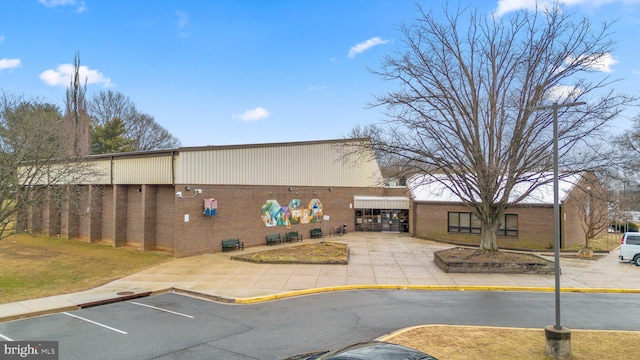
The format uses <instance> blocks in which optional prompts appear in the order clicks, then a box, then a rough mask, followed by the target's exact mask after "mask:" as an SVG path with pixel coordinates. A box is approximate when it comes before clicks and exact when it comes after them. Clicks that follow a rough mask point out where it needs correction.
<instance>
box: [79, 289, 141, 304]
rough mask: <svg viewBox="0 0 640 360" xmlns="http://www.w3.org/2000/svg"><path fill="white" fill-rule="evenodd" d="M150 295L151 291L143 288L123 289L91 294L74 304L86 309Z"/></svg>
mask: <svg viewBox="0 0 640 360" xmlns="http://www.w3.org/2000/svg"><path fill="white" fill-rule="evenodd" d="M149 295H151V291H148V290H143V289H134V290H124V291H118V292H116V293H105V294H99V295H92V296H89V297H86V298H84V299H81V301H79V302H78V303H76V306H77V307H78V309H86V308H90V307H93V306H100V305H106V304H113V303H117V302H121V301H127V300H132V299H138V298H142V297H147V296H149Z"/></svg>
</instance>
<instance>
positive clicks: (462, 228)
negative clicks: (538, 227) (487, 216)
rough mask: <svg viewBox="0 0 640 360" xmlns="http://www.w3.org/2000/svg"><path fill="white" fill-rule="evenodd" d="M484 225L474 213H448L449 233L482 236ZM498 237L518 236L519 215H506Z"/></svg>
mask: <svg viewBox="0 0 640 360" xmlns="http://www.w3.org/2000/svg"><path fill="white" fill-rule="evenodd" d="M481 227H482V224H481V223H480V219H478V217H477V216H475V215H473V214H472V213H468V212H453V211H450V212H449V213H448V231H449V232H456V233H465V234H480V228H481ZM496 235H498V236H513V237H517V236H518V215H516V214H506V215H505V216H504V220H503V221H502V226H500V229H499V230H498V232H497V234H496Z"/></svg>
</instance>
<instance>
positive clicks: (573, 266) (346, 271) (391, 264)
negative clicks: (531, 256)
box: [0, 233, 640, 322]
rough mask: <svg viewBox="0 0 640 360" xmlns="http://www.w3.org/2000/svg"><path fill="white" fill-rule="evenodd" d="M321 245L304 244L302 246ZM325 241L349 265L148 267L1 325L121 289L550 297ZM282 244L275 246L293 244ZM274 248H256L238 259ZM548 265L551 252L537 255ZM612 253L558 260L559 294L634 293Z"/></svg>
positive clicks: (383, 237) (637, 283)
mask: <svg viewBox="0 0 640 360" xmlns="http://www.w3.org/2000/svg"><path fill="white" fill-rule="evenodd" d="M316 241H319V240H316V239H314V240H310V239H305V240H304V242H303V243H310V242H316ZM327 241H333V242H344V243H347V244H348V246H349V251H350V258H349V264H348V265H297V264H293V265H288V264H253V263H247V262H241V261H234V260H231V256H233V255H236V254H238V253H239V252H229V253H215V254H206V255H199V256H193V257H188V258H180V259H174V260H171V261H169V262H167V263H164V264H161V265H158V266H156V267H153V268H151V269H148V270H145V271H142V272H140V273H136V274H134V275H131V276H127V277H125V278H122V279H119V280H116V281H113V282H111V283H109V284H106V285H104V286H101V287H98V288H95V289H92V290H88V291H83V292H79V293H72V294H65V295H59V296H52V297H47V298H41V299H33V300H25V301H20V302H16V303H9V304H2V305H0V322H2V321H8V320H12V319H18V318H22V317H27V316H34V315H39V314H46V313H50V312H56V311H66V310H71V309H76V308H77V306H78V304H82V303H87V302H91V301H100V300H104V299H112V298H118V297H119V296H120V295H118V294H117V293H121V292H123V291H130V292H133V293H134V294H137V293H141V292H153V293H159V292H166V291H172V290H174V291H182V292H189V293H193V294H197V295H199V296H203V297H207V298H211V299H217V300H222V301H229V302H236V303H250V302H258V301H266V300H272V299H276V298H283V297H288V296H297V295H301V294H307V293H315V292H323V291H336V290H349V289H361V288H362V289H364V288H384V289H389V288H391V289H393V288H401V289H404V288H407V289H420V290H430V289H431V290H461V289H464V290H493V291H549V292H551V291H554V288H555V277H554V275H528V274H522V275H520V274H508V275H507V274H448V273H444V272H443V271H442V270H440V269H439V268H438V267H437V266H436V265H435V263H434V261H433V252H434V251H438V250H441V249H446V248H450V247H452V245H446V244H439V243H435V242H431V241H427V240H420V239H415V238H412V237H410V236H408V235H404V234H394V233H349V234H347V235H346V236H343V237H334V238H330V239H327ZM299 244H300V243H298V244H286V245H275V246H297V245H299ZM272 248H273V247H268V246H259V247H252V248H248V249H245V250H244V251H242V252H240V253H251V252H258V251H262V250H266V249H272ZM540 255H543V256H545V257H547V258H549V259H551V260H552V259H553V254H540ZM617 256H618V251H614V252H612V253H610V254H608V255H607V256H605V257H603V258H600V259H599V260H578V259H567V258H561V260H560V266H561V268H562V275H561V277H560V278H561V281H560V282H561V288H562V291H589V292H593V291H597V292H638V293H640V267H636V266H634V265H632V264H630V263H623V262H620V261H619V260H618V258H617Z"/></svg>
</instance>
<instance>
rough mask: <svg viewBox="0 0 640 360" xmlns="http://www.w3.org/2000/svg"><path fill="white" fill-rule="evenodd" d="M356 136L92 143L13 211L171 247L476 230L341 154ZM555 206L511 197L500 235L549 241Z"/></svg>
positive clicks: (97, 235) (89, 234)
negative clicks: (80, 167)
mask: <svg viewBox="0 0 640 360" xmlns="http://www.w3.org/2000/svg"><path fill="white" fill-rule="evenodd" d="M359 141H366V140H361V139H352V140H327V141H309V142H292V143H273V144H255V145H235V146H207V147H185V148H178V149H170V150H161V151H147V152H135V153H121V154H109V155H92V156H88V157H86V164H85V168H86V169H90V170H91V172H90V173H89V174H88V175H87V176H84V177H78V179H80V180H74V181H69V182H68V183H65V184H48V186H44V185H47V184H40V185H42V186H37V187H33V188H32V187H30V189H29V190H28V191H26V190H23V193H22V195H19V196H28V197H30V198H31V199H35V200H37V201H36V202H35V203H36V204H38V205H37V206H36V205H34V206H32V207H31V208H30V209H29V210H28V211H25V212H23V213H20V214H19V215H18V218H17V224H16V226H17V229H19V230H25V231H29V232H37V233H45V234H48V235H50V236H56V235H59V236H62V237H66V238H79V239H83V240H86V241H88V242H103V243H109V244H112V245H113V246H125V245H133V246H137V247H140V248H141V249H144V250H162V251H168V252H171V253H173V254H174V256H176V257H182V256H189V255H194V254H202V253H210V252H218V251H221V250H222V246H221V241H222V240H224V239H229V238H239V239H240V240H241V241H242V242H244V246H245V247H251V246H257V245H263V244H265V243H266V240H265V237H266V235H269V234H274V233H280V234H284V233H285V232H289V231H298V232H299V233H300V234H302V235H303V236H304V238H308V237H309V232H310V230H311V229H312V228H322V229H323V230H325V231H326V232H327V233H330V232H331V231H333V230H334V229H335V228H337V227H338V226H341V225H342V224H347V225H348V228H349V231H391V232H410V233H412V234H413V235H415V236H418V237H422V238H430V239H437V240H447V241H455V242H460V243H470V244H477V242H478V241H477V240H478V236H479V235H477V234H473V233H469V234H462V233H459V232H457V233H454V232H451V231H450V225H451V224H448V217H449V216H450V215H449V214H452V213H454V212H455V213H464V212H467V210H466V208H465V207H464V205H463V204H461V203H460V202H455V201H453V202H452V201H443V199H428V198H425V197H424V196H423V195H420V194H421V191H422V190H424V189H423V188H412V187H411V186H409V187H407V186H406V184H405V182H404V181H399V182H398V181H394V182H393V183H390V182H389V181H386V184H385V179H383V176H382V175H381V172H380V168H379V166H378V162H377V160H376V159H375V156H373V154H369V155H368V156H358V157H349V156H343V155H342V154H345V153H348V152H349V151H348V147H349V146H353V145H356V143H357V142H359ZM387 180H388V179H387ZM410 188H411V191H410V190H409V189H410ZM541 191H542V190H541ZM422 193H424V192H422ZM568 199H569V198H567V199H566V200H567V201H566V202H565V204H570V201H568ZM567 206H568V205H565V210H566V211H565V213H566V215H565V216H566V218H565V220H563V227H564V230H565V232H564V233H563V234H564V235H563V236H564V239H566V240H565V243H566V244H573V243H575V242H577V241H578V240H577V235H576V234H577V233H578V230H577V229H578V228H579V226H580V225H579V224H578V219H577V218H576V217H575V215H574V212H573V210H571V209H569V208H568V207H567ZM552 210H553V206H552V204H551V205H550V204H549V203H548V202H540V203H527V204H525V205H522V206H517V207H514V208H512V209H510V211H509V212H508V215H511V217H510V218H511V219H515V232H513V230H514V229H507V230H509V231H511V232H509V233H508V235H506V236H504V237H500V238H499V240H498V241H499V244H498V245H499V246H505V245H519V244H525V243H528V244H534V245H536V246H539V247H547V246H548V244H549V243H550V242H553V229H552V226H551V224H553V214H552V212H553V211H552ZM514 216H515V217H514ZM327 217H328V220H326V219H327ZM508 224H509V226H511V225H512V222H508ZM506 247H509V246H506Z"/></svg>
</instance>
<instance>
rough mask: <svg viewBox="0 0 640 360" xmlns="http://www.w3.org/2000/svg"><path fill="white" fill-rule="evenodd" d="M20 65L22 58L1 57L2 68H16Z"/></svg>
mask: <svg viewBox="0 0 640 360" xmlns="http://www.w3.org/2000/svg"><path fill="white" fill-rule="evenodd" d="M18 66H20V59H7V58H4V59H0V70H4V69H14V68H17V67H18Z"/></svg>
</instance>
